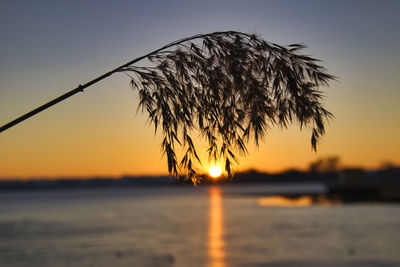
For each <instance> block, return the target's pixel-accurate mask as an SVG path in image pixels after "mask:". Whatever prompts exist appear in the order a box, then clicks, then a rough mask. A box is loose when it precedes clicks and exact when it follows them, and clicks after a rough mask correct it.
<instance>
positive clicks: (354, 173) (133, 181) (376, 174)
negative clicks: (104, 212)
mask: <svg viewBox="0 0 400 267" xmlns="http://www.w3.org/2000/svg"><path fill="white" fill-rule="evenodd" d="M290 182H321V183H324V184H326V185H327V186H328V187H329V188H333V187H335V186H345V187H349V186H350V187H354V186H356V187H362V186H376V185H399V184H400V168H398V167H390V168H385V169H381V170H378V171H365V170H363V169H357V168H351V169H342V170H332V169H330V170H327V171H323V170H315V169H314V170H312V169H311V170H309V171H298V170H289V171H285V172H282V173H278V174H268V173H264V172H259V171H256V170H249V171H246V172H239V173H236V174H235V176H234V177H233V178H232V179H230V180H227V179H214V178H211V177H209V176H207V175H204V176H203V184H215V183H218V184H228V183H230V184H244V183H290ZM186 184H191V181H190V180H187V179H185V178H184V177H180V178H178V179H175V178H172V177H169V176H123V177H120V178H112V177H110V178H104V177H103V178H98V177H93V178H85V179H82V178H80V179H78V178H70V179H65V178H64V179H43V180H29V181H17V180H8V181H0V191H8V190H43V189H64V188H65V189H67V188H70V189H71V188H72V189H73V188H92V187H93V188H97V187H129V186H150V185H151V186H173V185H186Z"/></svg>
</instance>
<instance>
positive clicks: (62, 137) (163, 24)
mask: <svg viewBox="0 0 400 267" xmlns="http://www.w3.org/2000/svg"><path fill="white" fill-rule="evenodd" d="M399 14H400V1H136V2H135V1H98V0H97V1H15V0H14V1H1V2H0V37H1V42H0V124H1V125H2V124H5V123H7V122H9V121H10V120H12V119H15V118H16V117H18V116H20V115H22V114H23V113H25V112H27V111H29V110H30V109H32V108H35V107H37V106H39V105H41V104H44V103H45V102H46V101H48V100H51V99H52V98H55V97H57V96H59V95H61V94H62V93H64V92H66V91H69V90H71V89H73V88H75V87H76V86H77V85H79V84H80V83H84V82H87V81H89V80H91V79H93V78H95V77H97V76H98V75H100V74H103V73H105V72H107V71H108V70H110V69H111V68H114V67H117V66H119V65H121V64H123V63H125V62H127V61H129V60H131V59H133V58H135V57H138V56H141V55H143V54H144V53H146V52H149V51H151V50H154V49H156V48H159V47H160V46H162V45H164V44H166V43H169V42H171V41H174V40H176V39H179V38H182V37H186V36H190V35H193V34H197V33H206V32H213V31H223V30H237V31H243V32H248V33H257V34H259V35H261V37H262V38H264V39H265V40H267V41H271V42H275V43H278V44H290V43H299V42H300V43H304V44H306V45H308V47H309V48H308V49H307V50H306V51H305V52H306V53H308V54H311V55H312V56H314V57H316V58H319V59H321V60H323V65H324V66H325V67H326V68H327V69H328V71H329V73H331V74H334V75H336V76H337V77H338V82H333V83H332V84H331V86H330V87H325V88H323V89H324V90H325V91H326V95H327V101H326V106H327V108H328V110H330V111H331V112H332V113H333V114H334V115H335V119H334V120H332V121H331V123H330V125H329V126H328V127H327V133H326V136H325V137H324V138H323V140H322V141H321V143H320V145H319V148H318V154H315V153H314V152H312V151H311V145H310V131H309V130H303V131H300V130H298V126H297V125H295V126H293V127H290V128H289V129H287V130H281V129H272V130H271V131H270V133H269V135H267V137H266V139H265V141H264V142H263V143H262V144H261V146H260V147H259V148H258V149H256V148H255V147H254V146H253V144H250V145H249V148H250V155H249V156H247V157H246V158H242V159H241V161H240V165H239V166H237V169H239V170H244V169H249V168H256V169H259V170H263V171H280V170H284V169H287V168H300V169H304V168H307V166H308V163H309V162H310V161H313V160H316V159H317V158H318V157H325V156H331V155H337V156H339V157H340V158H341V161H342V163H343V164H344V165H346V166H362V167H366V168H375V167H378V166H379V165H380V164H381V163H382V162H384V161H391V162H394V163H397V164H400V140H399V136H400V119H399V116H400V105H399V104H398V102H399V100H400V90H399V84H400V75H399V74H400V73H399V64H400V63H399V62H400V54H399V51H398V49H399V47H400V16H399ZM128 84H129V79H127V77H126V76H125V75H123V74H120V75H113V76H112V77H109V78H107V79H106V80H104V81H102V82H101V83H99V84H96V85H95V86H92V87H90V88H88V89H87V90H86V91H85V92H84V93H81V94H78V95H75V96H73V97H72V98H70V99H68V100H67V101H65V102H62V103H60V104H58V105H56V106H54V107H52V108H51V109H49V110H46V111H44V112H43V113H40V114H39V115H37V116H35V117H33V118H31V119H29V120H27V121H25V122H23V123H22V124H20V125H18V126H15V127H13V128H11V129H9V130H7V131H5V132H3V133H1V134H0V177H2V178H3V179H4V178H10V177H15V178H27V177H36V178H40V177H54V176H63V177H68V176H92V175H100V176H109V175H112V176H119V175H123V174H165V173H166V172H167V165H166V159H165V158H162V157H161V153H160V148H159V145H160V143H161V138H160V136H159V135H156V136H154V133H153V128H152V127H151V126H148V125H146V116H145V114H141V113H140V112H139V113H138V114H137V115H136V107H137V104H138V97H137V94H136V93H135V92H132V90H131V89H130V87H129V85H128ZM205 165H207V162H205Z"/></svg>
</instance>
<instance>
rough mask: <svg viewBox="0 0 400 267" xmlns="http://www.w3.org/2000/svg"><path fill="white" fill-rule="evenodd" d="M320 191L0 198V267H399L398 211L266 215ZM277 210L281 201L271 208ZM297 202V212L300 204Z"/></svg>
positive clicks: (98, 192)
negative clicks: (298, 195) (292, 196)
mask: <svg viewBox="0 0 400 267" xmlns="http://www.w3.org/2000/svg"><path fill="white" fill-rule="evenodd" d="M323 190H324V188H323V187H322V186H321V185H310V184H307V185H293V186H287V185H275V186H268V185H249V186H224V187H205V186H204V187H200V188H193V187H190V186H175V187H174V186H171V187H168V186H165V187H141V188H126V189H113V188H110V189H87V190H59V191H36V192H15V193H0V266H12V267H14V266H18V267H20V266H34V267H36V266H55V267H59V266H87V267H89V266H91V267H94V266H114V267H119V266H210V267H227V266H278V267H284V266H296V267H298V266H300V267H301V266H352V267H354V266H400V253H399V252H400V250H399V248H400V206H398V205H387V204H385V205H383V204H357V205H325V204H321V205H309V204H310V203H309V202H307V201H304V198H303V199H299V201H300V200H301V201H302V203H303V204H301V205H288V202H285V203H284V205H283V206H279V203H278V205H276V204H277V202H276V201H277V199H278V200H279V198H275V200H274V201H275V202H274V203H275V204H274V205H272V206H270V205H269V204H268V201H267V200H268V199H266V198H265V197H266V196H267V195H268V194H273V193H282V192H287V191H290V192H292V193H293V192H296V191H299V192H300V191H308V192H310V193H315V192H319V191H323ZM278 202H279V201H278ZM304 203H305V204H304Z"/></svg>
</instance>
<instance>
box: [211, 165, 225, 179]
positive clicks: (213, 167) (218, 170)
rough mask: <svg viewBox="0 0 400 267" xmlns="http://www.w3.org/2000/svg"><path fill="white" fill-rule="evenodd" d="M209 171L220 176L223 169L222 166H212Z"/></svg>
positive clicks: (212, 175) (215, 176)
mask: <svg viewBox="0 0 400 267" xmlns="http://www.w3.org/2000/svg"><path fill="white" fill-rule="evenodd" d="M208 173H209V174H210V176H211V177H214V178H218V177H219V176H220V175H221V173H222V171H221V168H220V167H218V166H212V167H210V169H209V170H208Z"/></svg>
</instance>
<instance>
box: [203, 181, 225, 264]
mask: <svg viewBox="0 0 400 267" xmlns="http://www.w3.org/2000/svg"><path fill="white" fill-rule="evenodd" d="M209 200H210V209H209V223H208V242H207V248H208V259H209V266H210V267H225V266H226V262H225V257H226V254H225V240H224V225H223V223H224V220H223V213H222V196H221V188H219V187H211V188H210V189H209Z"/></svg>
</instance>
